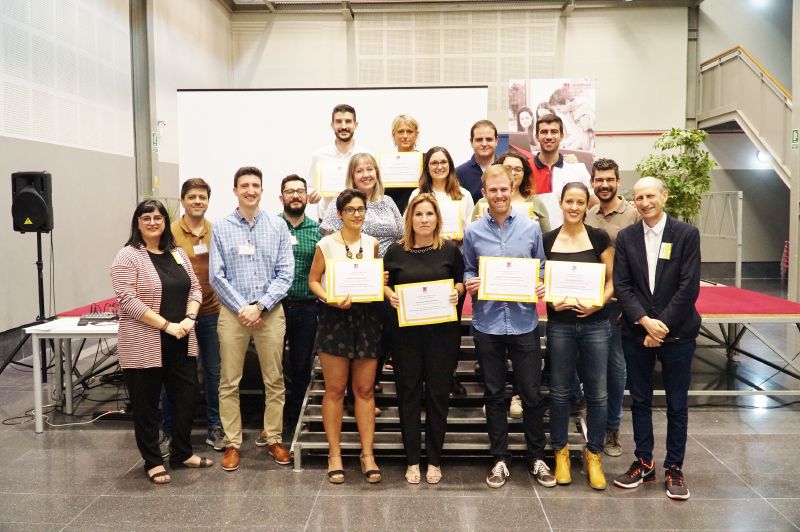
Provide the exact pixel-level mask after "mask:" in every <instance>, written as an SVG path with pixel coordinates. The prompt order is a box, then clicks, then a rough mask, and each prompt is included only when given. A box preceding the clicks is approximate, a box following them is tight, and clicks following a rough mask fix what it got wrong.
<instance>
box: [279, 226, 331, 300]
mask: <svg viewBox="0 0 800 532" xmlns="http://www.w3.org/2000/svg"><path fill="white" fill-rule="evenodd" d="M278 216H280V217H281V218H283V220H284V221H285V222H286V227H287V228H288V229H289V234H291V236H293V237H294V239H293V240H292V244H293V245H292V251H293V252H294V280H293V281H292V286H291V288H289V293H288V294H286V297H287V299H316V297H317V296H315V295H314V293H313V292H312V291H311V290H310V289H309V288H308V272H309V271H310V270H311V262H312V261H313V260H314V252H315V251H316V249H317V242H319V240H320V238H322V234H320V232H319V224H318V223H317V222H315V221H314V220H312V219H311V218H309V217H308V216H303V221H302V222H300V225H298V226H297V227H294V226H293V225H292V222H290V221H289V220H287V219H286V216H284V214H283V213H280V214H279V215H278Z"/></svg>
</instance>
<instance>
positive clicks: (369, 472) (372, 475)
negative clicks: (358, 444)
mask: <svg viewBox="0 0 800 532" xmlns="http://www.w3.org/2000/svg"><path fill="white" fill-rule="evenodd" d="M371 456H373V455H371V454H362V455H361V456H360V457H359V458H360V460H361V473H362V474H363V475H364V478H365V479H367V482H369V483H370V484H377V483H378V482H380V481H381V480H383V473H381V470H380V469H367V466H365V465H364V458H369V457H371Z"/></svg>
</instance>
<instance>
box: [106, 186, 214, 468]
mask: <svg viewBox="0 0 800 532" xmlns="http://www.w3.org/2000/svg"><path fill="white" fill-rule="evenodd" d="M111 282H112V285H113V288H114V292H115V293H116V295H117V302H118V303H119V333H118V339H117V356H118V358H119V365H120V366H121V367H122V373H123V376H124V377H125V383H126V384H127V388H128V394H129V397H130V401H131V404H132V406H133V421H134V425H133V426H134V434H135V435H136V446H137V447H138V448H139V452H140V453H141V455H142V458H143V459H144V470H145V475H146V476H147V478H148V479H149V480H150V481H151V482H152V483H154V484H166V483H168V482H170V480H171V478H170V475H169V473H168V472H167V470H166V469H165V468H164V461H163V458H162V456H161V452H160V450H159V447H158V424H159V414H158V402H159V397H160V394H161V387H162V386H164V387H165V388H166V391H167V396H168V397H169V401H170V403H171V404H172V407H173V423H172V443H171V445H170V454H169V464H170V467H173V468H180V467H188V468H206V467H210V466H212V465H213V462H212V461H211V460H210V459H208V458H202V457H200V456H198V455H196V454H194V453H193V452H192V444H191V442H190V439H189V437H190V435H191V431H192V421H193V420H194V413H195V408H196V405H197V400H198V398H199V392H200V385H199V382H198V380H197V358H196V357H197V352H198V351H197V337H196V336H195V332H194V325H195V321H196V320H197V311H198V310H199V308H200V303H201V301H202V291H201V289H200V283H199V282H198V281H197V277H196V276H195V274H194V271H193V270H192V265H191V263H190V262H189V257H188V256H187V255H186V253H185V252H184V251H183V250H182V249H181V248H180V247H177V246H176V245H175V239H174V238H173V236H172V231H170V230H169V215H168V214H167V209H166V208H165V207H164V205H163V204H162V203H161V202H160V201H157V200H146V201H143V202H141V203H140V204H139V205H138V206H137V207H136V210H135V211H134V213H133V219H132V221H131V234H130V237H129V238H128V241H127V242H126V243H125V247H124V248H122V250H120V252H119V253H117V257H116V258H115V259H114V263H113V264H112V265H111Z"/></svg>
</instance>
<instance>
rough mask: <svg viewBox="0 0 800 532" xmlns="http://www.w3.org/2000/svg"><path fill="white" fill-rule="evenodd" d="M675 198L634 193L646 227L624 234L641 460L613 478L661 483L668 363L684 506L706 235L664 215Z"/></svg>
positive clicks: (621, 265) (672, 456)
mask: <svg viewBox="0 0 800 532" xmlns="http://www.w3.org/2000/svg"><path fill="white" fill-rule="evenodd" d="M667 197H668V193H667V190H666V188H665V187H664V183H663V182H661V181H660V180H658V179H655V178H653V177H644V178H642V179H640V180H639V181H638V182H637V183H636V185H635V186H634V187H633V201H634V204H635V205H636V209H637V210H638V211H639V214H641V215H642V223H636V224H633V225H631V226H629V227H626V228H625V229H623V230H622V231H620V232H619V234H618V235H617V246H616V255H615V257H614V286H615V288H616V293H617V299H618V300H619V304H620V306H621V307H622V314H623V317H624V320H623V328H622V349H623V351H625V362H626V364H627V367H628V384H629V387H630V391H631V401H632V404H631V417H632V418H633V439H634V441H635V443H636V452H635V456H636V460H634V462H633V463H632V464H631V466H630V467H629V468H628V471H627V472H625V473H624V474H622V475H620V476H619V477H617V478H616V480H614V484H616V485H617V486H619V487H621V488H635V487H636V486H639V485H640V484H642V483H644V482H653V481H655V464H654V461H653V419H652V402H653V368H654V366H655V363H656V359H658V360H659V361H660V362H661V376H662V380H663V383H664V391H665V392H666V395H667V455H666V457H665V458H664V469H665V474H664V477H665V484H666V490H667V497H669V498H670V499H678V500H685V499H688V498H689V489H688V488H687V487H686V481H685V480H684V478H683V471H682V467H683V459H684V456H685V454H686V433H687V425H688V418H689V402H688V400H689V382H690V380H691V376H692V359H693V358H694V351H695V345H696V339H697V335H698V333H699V331H700V314H699V313H698V312H697V309H696V308H695V302H696V301H697V296H698V295H699V294H700V233H699V232H698V230H697V228H696V227H694V226H691V225H689V224H686V223H683V222H680V221H678V220H675V219H674V218H672V217H671V216H668V215H667V214H666V213H665V212H664V204H665V203H666V201H667Z"/></svg>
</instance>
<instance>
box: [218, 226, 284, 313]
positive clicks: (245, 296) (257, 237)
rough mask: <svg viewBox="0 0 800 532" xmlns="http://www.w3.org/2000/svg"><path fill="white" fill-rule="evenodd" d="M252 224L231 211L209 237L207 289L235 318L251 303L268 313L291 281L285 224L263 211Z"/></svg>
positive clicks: (281, 297) (282, 295)
mask: <svg viewBox="0 0 800 532" xmlns="http://www.w3.org/2000/svg"><path fill="white" fill-rule="evenodd" d="M253 222H254V223H253V225H252V226H251V225H250V222H248V221H247V219H246V218H244V217H243V216H241V215H240V214H239V212H238V211H233V212H232V213H231V214H229V215H228V216H226V217H225V218H223V219H222V220H219V221H218V222H217V223H215V224H214V231H213V234H212V236H211V258H210V272H209V280H210V281H211V287H212V288H213V289H214V290H216V292H217V298H218V299H219V301H220V303H222V304H223V305H225V306H226V307H228V308H229V309H230V310H232V311H233V312H235V313H237V314H238V313H239V312H240V311H241V310H242V309H243V308H244V307H245V306H247V305H249V304H251V303H254V302H259V303H261V304H262V305H264V307H266V308H267V310H272V308H273V307H274V306H275V305H277V304H278V303H279V302H280V300H281V299H283V298H284V297H286V293H287V292H288V291H289V287H290V286H291V285H292V279H293V277H294V255H293V254H292V243H291V237H290V235H289V229H287V228H286V223H285V222H283V221H282V220H280V219H279V218H278V217H277V216H270V215H268V214H267V213H266V212H264V211H259V212H258V214H256V216H255V218H254V220H253Z"/></svg>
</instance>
